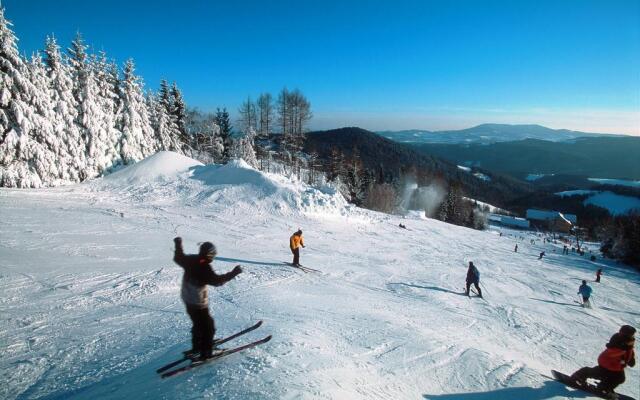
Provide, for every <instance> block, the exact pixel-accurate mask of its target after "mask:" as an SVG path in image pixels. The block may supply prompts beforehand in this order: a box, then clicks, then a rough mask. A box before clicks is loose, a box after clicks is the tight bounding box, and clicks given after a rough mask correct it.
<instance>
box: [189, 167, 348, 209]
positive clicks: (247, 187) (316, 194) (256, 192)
mask: <svg viewBox="0 0 640 400" xmlns="http://www.w3.org/2000/svg"><path fill="white" fill-rule="evenodd" d="M192 179H193V180H194V181H198V182H201V184H202V187H200V188H197V187H195V188H193V189H194V190H196V191H198V192H199V194H198V195H197V200H198V201H199V202H200V203H202V204H203V205H206V204H209V205H212V206H214V205H215V206H225V207H236V208H245V209H246V208H251V209H257V210H259V211H263V212H269V213H276V214H280V215H283V214H291V213H297V212H307V213H309V212H311V213H314V212H317V213H344V212H345V207H346V206H347V202H346V200H345V199H344V197H342V195H341V194H340V193H338V191H337V190H335V189H334V188H332V187H323V188H320V189H318V188H315V187H311V186H309V185H306V184H304V183H302V182H300V181H297V180H294V179H291V178H287V177H284V176H282V175H277V174H269V173H265V172H262V171H258V170H256V169H254V168H253V167H251V166H250V165H249V164H247V163H246V162H245V161H244V160H231V161H229V162H228V163H227V164H225V165H206V166H202V167H196V168H195V169H194V171H193V176H192Z"/></svg>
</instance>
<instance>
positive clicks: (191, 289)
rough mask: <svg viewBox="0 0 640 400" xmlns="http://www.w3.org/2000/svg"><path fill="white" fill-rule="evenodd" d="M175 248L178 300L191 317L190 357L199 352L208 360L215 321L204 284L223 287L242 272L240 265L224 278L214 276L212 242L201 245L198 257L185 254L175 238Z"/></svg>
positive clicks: (174, 258)
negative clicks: (178, 268)
mask: <svg viewBox="0 0 640 400" xmlns="http://www.w3.org/2000/svg"><path fill="white" fill-rule="evenodd" d="M173 242H174V243H175V245H176V248H175V253H174V256H173V261H175V263H176V264H178V265H179V266H181V267H182V268H184V275H183V276H182V288H181V291H180V297H182V301H184V303H185V305H186V307H187V314H189V318H191V322H192V323H193V327H192V328H191V345H192V349H191V350H190V351H189V353H191V354H197V353H200V357H201V358H202V359H206V358H209V357H211V353H212V350H213V336H214V335H215V332H216V327H215V322H214V321H213V318H211V315H209V296H208V293H207V285H212V286H222V285H224V284H225V283H227V282H229V281H230V280H231V279H233V278H235V277H236V276H237V275H238V274H240V273H241V272H242V268H241V267H240V265H236V266H235V267H234V268H233V270H232V271H231V272H228V273H226V274H223V275H218V274H216V273H215V272H214V271H213V269H212V268H211V262H212V261H213V259H214V258H215V256H216V254H217V252H216V247H215V246H214V245H213V243H210V242H205V243H202V245H200V252H199V253H198V254H184V252H183V250H182V238H179V237H177V238H175V239H173Z"/></svg>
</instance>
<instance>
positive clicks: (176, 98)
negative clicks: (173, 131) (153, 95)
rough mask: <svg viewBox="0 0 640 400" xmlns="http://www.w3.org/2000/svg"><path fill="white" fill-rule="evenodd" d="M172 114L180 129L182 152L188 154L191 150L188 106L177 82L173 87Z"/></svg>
mask: <svg viewBox="0 0 640 400" xmlns="http://www.w3.org/2000/svg"><path fill="white" fill-rule="evenodd" d="M171 114H172V115H173V117H174V120H175V123H176V126H177V128H178V134H179V136H178V137H179V141H180V142H181V148H182V152H183V153H185V154H187V153H188V148H189V136H188V134H187V128H186V119H187V105H186V104H185V102H184V98H183V97H182V92H181V91H180V89H178V85H176V83H175V82H173V85H172V86H171Z"/></svg>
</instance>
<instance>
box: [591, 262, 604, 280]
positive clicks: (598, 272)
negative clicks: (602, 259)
mask: <svg viewBox="0 0 640 400" xmlns="http://www.w3.org/2000/svg"><path fill="white" fill-rule="evenodd" d="M592 257H593V256H592ZM593 258H595V257H593ZM591 261H593V260H591ZM600 275H602V268H599V269H598V271H596V282H598V283H600Z"/></svg>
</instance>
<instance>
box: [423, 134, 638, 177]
mask: <svg viewBox="0 0 640 400" xmlns="http://www.w3.org/2000/svg"><path fill="white" fill-rule="evenodd" d="M410 145H411V147H412V148H413V149H415V150H418V151H419V152H422V153H423V154H425V155H431V156H435V157H441V158H443V159H445V160H449V161H451V162H453V163H456V164H458V165H464V166H474V167H480V168H484V169H487V170H490V171H494V172H499V173H503V174H508V175H511V176H513V177H515V178H518V179H525V178H526V177H527V176H528V175H529V174H541V175H551V174H561V175H562V176H565V177H566V176H567V175H574V176H581V177H583V178H617V179H633V180H637V179H640V156H639V154H640V137H635V136H612V135H602V136H596V137H580V138H576V139H573V140H570V141H562V142H552V141H549V140H539V139H525V140H518V141H510V142H497V143H492V144H484V143H471V144H467V143H465V144H442V143H412V144H410ZM536 183H538V182H537V181H536Z"/></svg>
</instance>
